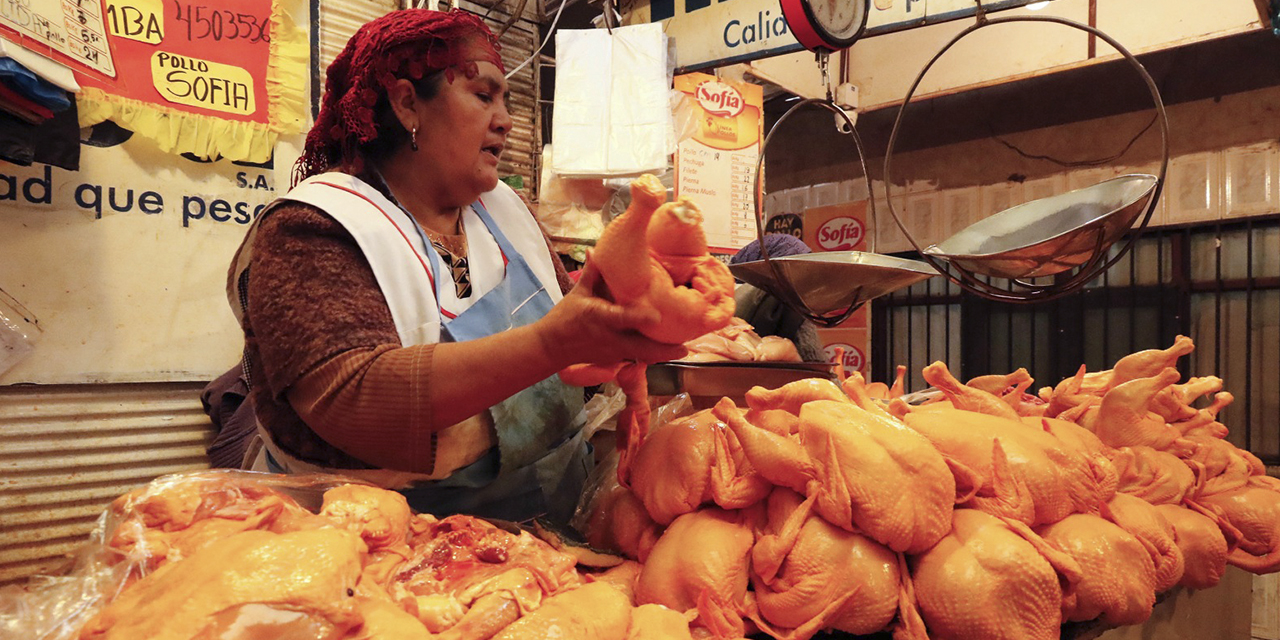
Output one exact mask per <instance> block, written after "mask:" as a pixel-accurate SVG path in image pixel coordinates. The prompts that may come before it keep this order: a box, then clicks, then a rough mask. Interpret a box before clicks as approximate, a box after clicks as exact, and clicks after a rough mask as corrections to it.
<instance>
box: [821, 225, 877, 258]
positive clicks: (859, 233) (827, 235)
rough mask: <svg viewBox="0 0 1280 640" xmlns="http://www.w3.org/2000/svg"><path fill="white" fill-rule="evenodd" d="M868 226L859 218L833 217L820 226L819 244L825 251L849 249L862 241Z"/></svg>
mask: <svg viewBox="0 0 1280 640" xmlns="http://www.w3.org/2000/svg"><path fill="white" fill-rule="evenodd" d="M866 233H867V228H866V227H865V226H863V224H862V221H861V220H858V219H857V218H849V217H845V216H841V217H839V218H832V219H830V220H828V221H826V222H824V223H822V226H821V227H818V246H819V247H821V248H822V250H823V251H848V250H850V249H852V248H854V247H856V246H858V244H859V243H861V242H862V238H863V237H864V236H865V235H866Z"/></svg>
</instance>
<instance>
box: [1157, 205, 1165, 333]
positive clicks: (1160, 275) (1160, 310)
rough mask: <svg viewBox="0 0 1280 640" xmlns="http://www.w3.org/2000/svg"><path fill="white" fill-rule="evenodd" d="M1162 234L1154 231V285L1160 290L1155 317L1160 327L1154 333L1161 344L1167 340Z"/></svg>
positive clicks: (1162, 231)
mask: <svg viewBox="0 0 1280 640" xmlns="http://www.w3.org/2000/svg"><path fill="white" fill-rule="evenodd" d="M1164 235H1165V234H1164V230H1163V229H1161V230H1160V231H1158V232H1157V233H1156V287H1157V289H1158V291H1159V292H1160V294H1159V295H1160V300H1159V302H1158V303H1157V304H1156V310H1157V313H1156V317H1157V318H1159V319H1158V320H1157V322H1159V323H1160V328H1159V329H1158V330H1157V331H1158V333H1157V334H1156V335H1158V336H1160V344H1161V345H1163V344H1166V342H1167V341H1166V337H1167V335H1166V334H1165V332H1164V316H1165V313H1164Z"/></svg>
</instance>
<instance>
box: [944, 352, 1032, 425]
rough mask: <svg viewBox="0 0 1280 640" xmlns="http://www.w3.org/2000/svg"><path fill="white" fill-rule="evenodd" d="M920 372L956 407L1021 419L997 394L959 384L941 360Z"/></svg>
mask: <svg viewBox="0 0 1280 640" xmlns="http://www.w3.org/2000/svg"><path fill="white" fill-rule="evenodd" d="M921 373H922V374H923V375H924V379H925V382H928V383H929V384H931V385H933V386H934V387H937V388H938V390H940V391H942V393H943V395H945V396H946V397H947V400H950V401H951V406H952V407H955V408H956V409H962V410H964V411H972V412H974V413H985V414H987V415H992V416H996V417H1000V418H1006V419H1008V420H1019V419H1021V416H1019V415H1018V412H1017V411H1014V410H1013V407H1010V406H1009V405H1008V404H1007V403H1005V402H1004V401H1003V400H1001V399H1000V397H999V396H995V395H992V394H990V393H987V392H986V391H983V390H981V389H977V388H974V387H969V386H965V385H964V384H961V382H960V381H959V380H956V378H955V376H953V375H951V372H950V371H948V370H947V365H945V364H943V363H942V362H935V363H933V364H931V365H929V366H927V367H925V368H924V370H923V371H922V372H921Z"/></svg>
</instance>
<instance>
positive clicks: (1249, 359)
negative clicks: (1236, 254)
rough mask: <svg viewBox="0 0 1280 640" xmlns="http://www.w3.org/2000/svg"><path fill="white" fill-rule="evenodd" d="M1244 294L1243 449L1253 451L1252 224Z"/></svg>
mask: <svg viewBox="0 0 1280 640" xmlns="http://www.w3.org/2000/svg"><path fill="white" fill-rule="evenodd" d="M1245 236H1246V238H1245V241H1246V242H1247V247H1246V250H1245V278H1246V280H1248V283H1249V286H1248V287H1247V288H1246V289H1245V293H1244V448H1245V449H1246V450H1248V451H1253V222H1252V221H1251V222H1249V223H1248V224H1247V225H1246V226H1245Z"/></svg>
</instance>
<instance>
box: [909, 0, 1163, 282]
mask: <svg viewBox="0 0 1280 640" xmlns="http://www.w3.org/2000/svg"><path fill="white" fill-rule="evenodd" d="M1010 22H1041V23H1054V24H1061V25H1065V26H1068V27H1071V28H1074V29H1079V30H1081V31H1085V32H1087V33H1090V34H1092V35H1094V36H1097V37H1098V38H1099V39H1101V40H1103V41H1105V42H1106V43H1107V44H1109V45H1111V46H1112V47H1113V48H1115V50H1116V51H1118V52H1119V53H1120V54H1121V55H1122V56H1124V58H1125V60H1126V61H1127V62H1128V63H1129V64H1130V65H1131V66H1132V67H1133V68H1134V69H1135V70H1136V71H1137V72H1138V74H1139V75H1140V76H1141V77H1142V79H1143V81H1144V82H1145V83H1146V86H1147V89H1148V91H1150V93H1151V98H1152V101H1153V102H1154V103H1155V109H1156V120H1157V121H1158V122H1159V124H1160V140H1161V145H1162V158H1161V161H1160V172H1159V175H1156V176H1153V175H1149V174H1131V175H1126V176H1120V177H1118V178H1113V179H1110V180H1105V181H1103V182H1100V183H1098V184H1095V185H1092V186H1089V187H1085V188H1083V189H1077V190H1075V191H1070V192H1067V193H1061V194H1057V195H1053V196H1049V197H1047V198H1041V199H1038V200H1033V201H1030V202H1026V203H1023V204H1020V205H1017V206H1014V207H1011V208H1009V209H1005V210H1004V211H1001V212H999V213H997V214H995V215H993V216H990V217H988V218H986V219H983V220H981V221H979V222H976V223H974V224H972V225H970V226H968V227H966V228H965V229H963V230H961V231H960V232H959V233H956V234H955V235H953V236H951V237H950V238H947V239H946V240H944V241H942V242H939V243H937V244H935V245H931V246H929V247H927V248H921V246H920V244H919V243H918V242H917V241H916V239H915V237H914V236H913V235H912V234H911V232H910V230H908V229H907V226H906V225H905V224H903V222H902V218H901V217H900V216H899V215H898V212H897V211H896V210H895V209H894V205H893V196H892V194H891V193H890V192H891V190H892V185H893V178H892V175H893V174H892V170H893V168H892V163H893V149H894V145H895V143H896V142H897V138H898V131H899V129H900V127H901V125H902V119H903V115H904V114H905V113H906V110H907V106H908V105H909V104H911V98H912V96H913V95H915V92H916V89H917V88H918V87H919V86H920V83H921V81H922V80H924V77H925V74H927V73H928V72H929V69H930V68H931V67H933V65H934V63H936V62H937V61H938V60H939V59H940V58H941V57H942V55H943V54H945V53H946V52H947V51H948V50H950V49H951V47H952V46H954V45H955V44H956V43H957V42H959V41H960V40H961V39H963V38H964V37H965V36H967V35H969V34H971V33H973V32H974V31H977V30H979V29H982V28H984V27H987V26H990V25H993V24H1002V23H1010ZM1168 165H1169V122H1168V118H1167V117H1166V115H1165V109H1164V102H1163V101H1162V100H1161V98H1160V91H1159V89H1157V88H1156V85H1155V81H1153V80H1152V79H1151V76H1150V74H1148V73H1147V71H1146V69H1145V68H1144V67H1143V66H1142V63H1140V62H1138V59H1137V58H1135V57H1134V56H1133V54H1131V53H1129V51H1128V50H1127V49H1125V48H1124V46H1122V45H1121V44H1120V43H1119V42H1116V41H1115V40H1114V39H1112V38H1111V37H1110V36H1108V35H1106V34H1105V33H1102V32H1101V31H1099V30H1097V29H1095V28H1093V27H1090V26H1088V25H1084V24H1081V23H1079V22H1075V21H1073V20H1068V19H1065V18H1058V17H1055V16H1013V17H1004V18H988V17H986V15H985V14H984V13H982V12H981V10H979V13H978V22H977V24H974V25H972V26H970V27H968V28H967V29H965V30H964V31H961V32H960V33H959V34H957V35H956V36H955V37H954V38H952V39H951V41H950V42H948V43H947V44H946V46H944V47H943V48H942V49H941V50H940V51H938V53H937V54H935V55H934V57H933V59H931V60H930V61H929V63H928V64H926V65H925V66H924V69H922V70H921V71H920V75H919V76H917V77H916V80H915V82H914V83H913V84H912V85H911V89H910V90H909V91H907V97H906V98H905V99H904V100H903V102H902V106H901V107H900V108H899V109H898V116H897V119H896V120H895V121H894V123H893V131H892V133H891V134H890V135H889V146H888V148H887V150H886V151H885V160H884V181H885V191H886V196H887V197H886V200H887V203H888V207H889V214H890V215H891V216H893V220H894V222H896V223H897V225H898V228H899V229H901V230H902V233H903V235H905V236H906V237H907V240H908V241H909V242H910V243H911V246H913V247H915V249H916V251H918V252H920V257H921V259H922V260H924V261H926V262H928V263H929V264H930V265H931V266H932V267H933V268H934V269H937V271H938V272H939V273H941V274H942V275H944V276H946V277H947V279H948V280H951V281H952V282H954V283H955V284H956V285H957V286H959V287H960V288H961V289H963V290H965V291H967V292H969V293H972V294H974V295H977V296H980V297H982V298H986V299H988V300H995V301H999V302H1012V303H1036V302H1044V301H1046V300H1052V299H1054V298H1058V297H1061V296H1064V295H1066V294H1069V293H1072V292H1074V291H1076V290H1078V289H1080V288H1081V287H1083V286H1084V285H1085V283H1087V282H1089V281H1090V280H1093V279H1094V278H1096V277H1097V276H1099V275H1101V274H1102V272H1104V271H1106V270H1107V269H1108V268H1110V267H1111V265H1113V264H1115V263H1116V261H1118V260H1120V259H1121V258H1122V257H1124V255H1125V253H1127V252H1128V251H1129V250H1130V249H1132V248H1133V246H1134V243H1135V242H1137V240H1138V237H1139V236H1140V235H1141V234H1142V231H1143V230H1144V229H1146V227H1147V224H1148V223H1149V222H1150V220H1151V214H1152V212H1153V211H1154V210H1155V207H1156V205H1157V204H1158V203H1159V200H1160V192H1161V190H1162V189H1163V187H1164V179H1165V172H1166V170H1167V169H1168ZM1135 221H1136V222H1137V223H1138V224H1137V226H1136V227H1134V223H1135ZM1130 232H1131V233H1130ZM1125 234H1129V235H1128V238H1127V240H1125V241H1124V244H1123V245H1120V248H1119V249H1118V250H1117V251H1115V252H1114V253H1112V252H1111V249H1112V247H1113V245H1115V243H1116V242H1119V241H1121V240H1123V239H1124V236H1125ZM1109 254H1111V255H1110V257H1108V255H1109ZM979 276H985V277H986V278H985V279H980V278H979ZM1044 276H1054V282H1053V283H1052V284H1037V283H1033V282H1029V281H1027V279H1029V278H1039V277H1044ZM991 278H1003V279H1006V280H1007V284H1006V285H1004V286H1001V285H998V284H995V283H993V282H992V281H991Z"/></svg>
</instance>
